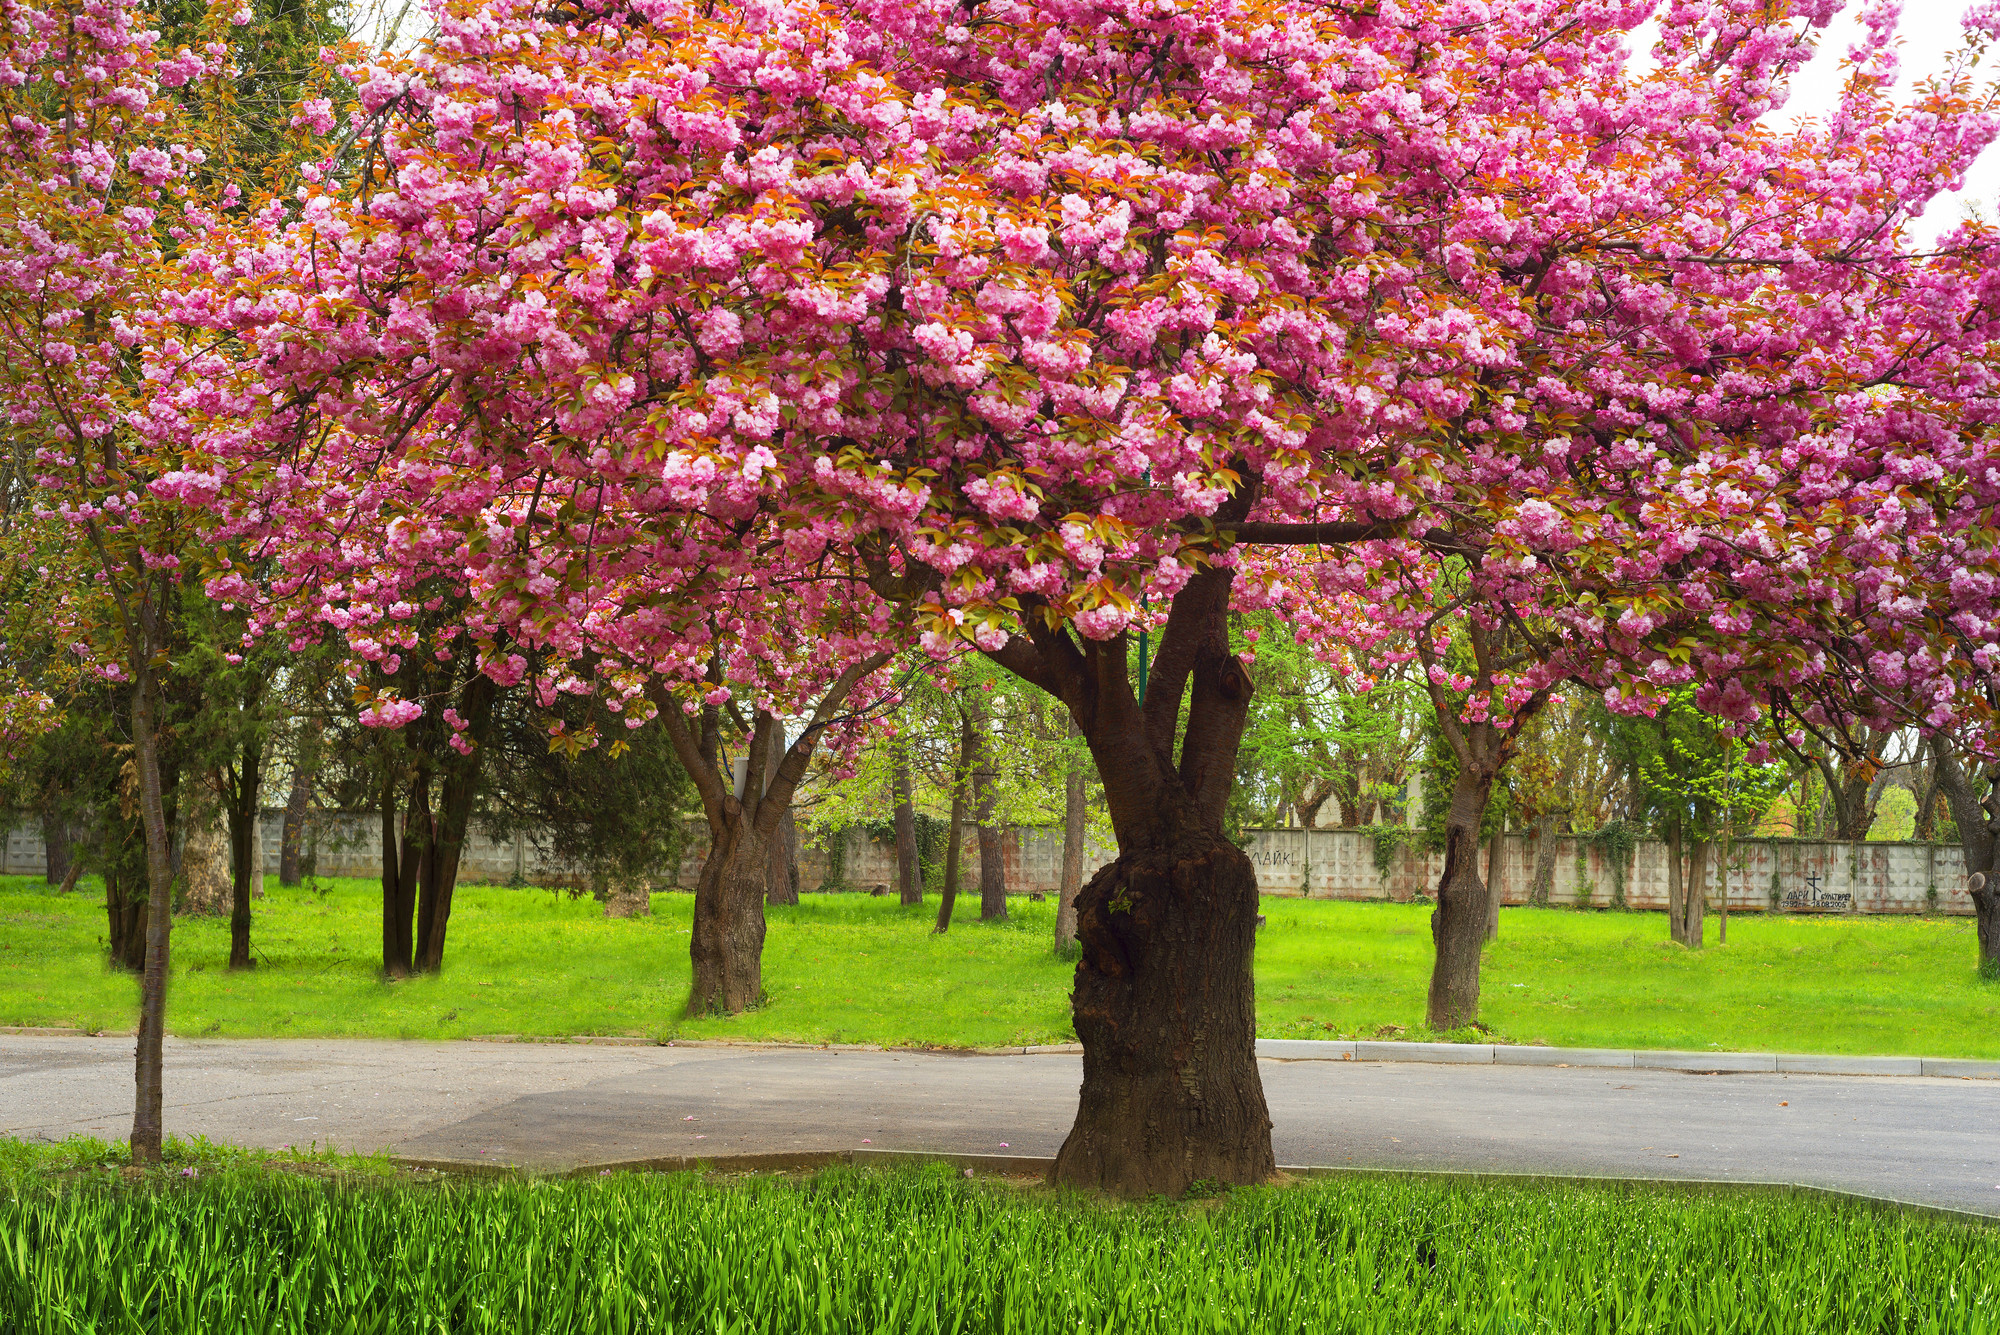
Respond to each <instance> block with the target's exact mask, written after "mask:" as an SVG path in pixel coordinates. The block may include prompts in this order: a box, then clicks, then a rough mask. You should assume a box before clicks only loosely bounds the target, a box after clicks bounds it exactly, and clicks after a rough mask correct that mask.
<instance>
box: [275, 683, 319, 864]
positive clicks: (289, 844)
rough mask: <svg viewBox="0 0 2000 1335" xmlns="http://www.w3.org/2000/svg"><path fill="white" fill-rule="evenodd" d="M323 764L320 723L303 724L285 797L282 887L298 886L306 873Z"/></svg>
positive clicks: (280, 839)
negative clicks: (310, 824) (315, 794)
mask: <svg viewBox="0 0 2000 1335" xmlns="http://www.w3.org/2000/svg"><path fill="white" fill-rule="evenodd" d="M319 765H320V733H319V725H318V723H316V722H314V721H311V720H307V721H305V722H303V723H301V724H300V725H299V738H298V743H297V745H296V747H295V748H294V750H293V753H292V786H291V790H290V791H289V792H288V793H287V794H286V795H285V824H284V829H283V831H282V833H280V834H279V836H278V884H279V885H297V884H298V883H299V881H300V880H301V879H302V878H303V876H304V874H305V866H304V863H305V841H306V821H307V819H308V818H309V817H310V815H311V814H312V797H313V789H314V787H315V786H316V785H317V781H318V777H319Z"/></svg>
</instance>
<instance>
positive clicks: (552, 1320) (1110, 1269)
mask: <svg viewBox="0 0 2000 1335" xmlns="http://www.w3.org/2000/svg"><path fill="white" fill-rule="evenodd" d="M103 1176H104V1175H103V1174H101V1173H99V1174H95V1175H93V1174H89V1173H86V1174H83V1175H82V1176H81V1177H78V1178H74V1179H68V1180H57V1181H50V1180H49V1179H47V1178H45V1177H44V1178H36V1177H32V1176H16V1177H15V1178H14V1179H13V1181H12V1182H11V1184H10V1189H9V1190H8V1191H7V1193H6V1197H5V1199H4V1200H0V1330H5V1331H9V1332H15V1331H18V1332H36V1333H37V1335H39V1333H40V1332H58V1331H60V1332H74V1331H86V1330H89V1331H102V1332H123V1331H134V1332H136V1331H145V1332H162V1333H165V1332H184V1331H185V1332H194V1331H200V1332H206V1333H210V1335H225V1333H227V1332H238V1331H242V1332H251V1331H255V1332H260V1333H261V1332H302V1333H303V1332H311V1333H312V1335H329V1333H331V1332H362V1331H379V1332H399V1333H400V1332H418V1331H439V1332H443V1331H450V1332H467V1333H471V1332H503V1331H505V1332H520V1333H523V1335H525V1333H526V1332H539V1333H542V1335H559V1333H562V1332H586V1331H587V1332H600V1331H603V1332H638V1331H659V1332H667V1331H673V1332H694V1331H704V1332H751V1331H757V1332H763V1331H770V1332H784V1333H786V1335H790V1333H792V1332H801V1333H804V1332H850V1331H851V1332H898V1333H899V1335H900V1333H901V1332H919V1333H921V1332H946V1331H951V1332H987V1331H993V1332H1001V1331H1006V1332H1024V1333H1025V1332H1036V1333H1037V1335H1039V1333H1040V1332H1047V1331H1105V1332H1120V1333H1121V1335H1140V1333H1142V1332H1175V1333H1176V1335H1180V1333H1182V1332H1206V1331H1228V1332H1256V1331H1286V1332H1315V1333H1316V1332H1333V1331H1355V1332H1362V1331H1379V1332H1459V1331H1464V1332H1475V1331H1476V1332H1571V1331H1576V1332H1607V1333H1609V1332H1618V1333H1619V1335H1631V1333H1633V1332H1651V1331H1672V1332H1686V1333H1687V1335H1713V1333H1715V1332H1739V1331H1740V1332H1802V1333H1803V1332H1815V1333H1817V1332H1860V1331H1868V1332H1875V1331H1884V1332H1886V1331H1896V1332H1967V1331H1989V1330H1994V1329H1996V1328H2000V1230H1993V1229H1985V1228H1979V1227H1977V1226H1969V1225H1964V1224H1958V1223H1953V1222H1948V1221H1940V1220H1936V1219H1933V1218H1928V1217H1924V1216H1919V1215H1913V1214H1909V1213H1905V1212H1899V1211H1896V1210H1894V1209H1890V1208H1878V1207H1872V1206H1864V1205H1846V1204H1837V1203H1836V1204H1829V1203H1826V1202H1823V1201H1815V1200H1811V1199H1805V1198H1797V1197H1789V1196H1781V1195H1747V1196H1746V1195H1729V1196H1723V1195H1713V1194H1708V1195H1704V1194H1699V1193H1694V1192H1683V1191H1675V1190H1667V1189H1644V1190H1641V1189H1621V1188H1607V1187H1584V1186H1572V1187H1557V1188H1548V1187H1536V1186H1528V1185H1514V1184H1490V1183H1486V1184H1480V1183H1471V1184H1452V1183H1442V1182H1437V1181H1426V1180H1416V1179H1388V1178H1356V1179H1340V1180H1329V1181H1316V1182H1312V1183H1306V1184H1300V1185H1294V1186H1288V1187H1276V1188H1265V1189H1256V1190H1241V1191H1236V1192H1234V1193H1231V1194H1229V1195H1228V1196H1227V1197H1226V1198H1224V1199H1221V1200H1217V1201H1209V1202H1193V1203H1187V1204H1180V1205H1169V1204H1165V1203H1156V1204H1152V1205H1140V1206H1109V1205H1103V1204H1098V1203H1093V1202H1089V1201H1085V1200H1081V1199H1075V1198H1066V1197H1058V1196H1053V1195H1050V1194H1049V1193H1046V1192H1043V1191H1041V1190H1039V1189H1035V1190H1027V1191H1023V1190H1021V1189H1019V1188H1011V1187H1004V1186H994V1185H989V1184H986V1183H976V1182H967V1181H965V1180H963V1179H962V1178H960V1177H958V1176H955V1175H954V1174H953V1173H952V1172H951V1171H950V1170H948V1169H943V1168H936V1167H933V1168H930V1169H925V1170H921V1171H906V1172H898V1173H887V1174H870V1173H864V1172H857V1171H830V1172H827V1173H824V1174H821V1175H819V1176H817V1177H812V1178H807V1179H801V1180H779V1179H761V1180H758V1179H753V1180H744V1181H737V1182H735V1183H731V1184H717V1183H714V1182H704V1181H703V1180H701V1179H698V1178H695V1177H693V1176H679V1177H651V1176H639V1175H632V1176H626V1175H620V1176H615V1177H604V1178H598V1179H588V1180H582V1181H549V1180H540V1181H537V1180H525V1181H523V1180H513V1181H500V1182H483V1183H478V1182H475V1183H466V1182H452V1183H446V1184H443V1185H433V1186H407V1185H405V1186H394V1187H392V1186H383V1185H379V1184H374V1185H371V1184H366V1183H352V1184H338V1183H336V1184H329V1183H325V1182H320V1181H312V1180H306V1179H300V1178H287V1177H285V1176H283V1175H277V1174H269V1173H266V1174H255V1175H253V1174H249V1173H243V1172H234V1173H232V1172H223V1173H220V1174H217V1175H215V1176H214V1177H213V1178H208V1177H202V1176H197V1177H195V1178H193V1179H181V1178H170V1179H167V1180H166V1181H164V1182H162V1181H159V1180H157V1179H156V1180H153V1181H150V1182H147V1183H142V1184H137V1185H130V1184H128V1185H118V1184H117V1183H116V1182H115V1181H111V1182H106V1181H104V1180H102V1179H103Z"/></svg>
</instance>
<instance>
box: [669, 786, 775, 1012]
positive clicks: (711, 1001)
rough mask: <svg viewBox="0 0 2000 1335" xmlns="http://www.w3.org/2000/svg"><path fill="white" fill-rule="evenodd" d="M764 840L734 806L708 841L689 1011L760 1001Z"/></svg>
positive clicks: (740, 1007)
mask: <svg viewBox="0 0 2000 1335" xmlns="http://www.w3.org/2000/svg"><path fill="white" fill-rule="evenodd" d="M768 843H769V841H768V839H766V837H765V836H764V835H763V834H762V833H760V832H759V831H758V829H757V828H756V826H755V824H754V823H753V822H752V821H751V820H749V819H748V817H747V816H746V815H745V813H744V811H743V808H742V807H741V805H740V804H738V805H737V806H736V809H735V812H734V813H733V815H732V816H731V818H730V819H729V820H728V821H727V823H726V824H725V825H724V828H723V829H722V830H721V831H720V832H719V837H714V838H712V840H711V842H710V844H709V850H708V857H707V858H706V859H705V860H704V861H703V862H702V864H701V876H700V879H698V880H697V881H696V882H695V889H694V927H693V931H692V932H690V933H689V953H690V956H691V958H692V959H693V962H694V984H693V986H692V987H691V988H690V989H689V991H688V1004H687V1013H688V1014H689V1015H710V1014H724V1015H734V1014H736V1013H738V1012H739V1011H744V1010H748V1009H749V1008H750V1007H752V1006H755V1005H756V1004H757V1003H758V1002H759V1001H761V1000H762V999H763V996H764V877H765V875H766V863H767V861H768V859H769V852H770V850H769V848H768Z"/></svg>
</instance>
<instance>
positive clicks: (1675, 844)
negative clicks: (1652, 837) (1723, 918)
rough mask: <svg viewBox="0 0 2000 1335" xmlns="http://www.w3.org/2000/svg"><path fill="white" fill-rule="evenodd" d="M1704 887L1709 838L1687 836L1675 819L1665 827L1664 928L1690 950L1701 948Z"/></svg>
mask: <svg viewBox="0 0 2000 1335" xmlns="http://www.w3.org/2000/svg"><path fill="white" fill-rule="evenodd" d="M1707 889H1708V840H1706V839H1695V840H1689V839H1688V838H1687V837H1686V834H1685V833H1684V831H1683V830H1682V829H1681V826H1680V823H1679V822H1678V821H1676V822H1674V823H1673V824H1671V825H1669V826H1668V827H1667V932H1668V934H1669V935H1671V936H1672V937H1673V939H1674V940H1676V941H1678V942H1680V943H1681V944H1682V945H1684V946H1686V947H1688V948H1689V949H1691V950H1699V949H1701V944H1702V912H1703V910H1704V909H1705V908H1706V907H1707V906H1708V894H1707Z"/></svg>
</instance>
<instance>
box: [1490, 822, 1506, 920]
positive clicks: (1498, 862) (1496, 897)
mask: <svg viewBox="0 0 2000 1335" xmlns="http://www.w3.org/2000/svg"><path fill="white" fill-rule="evenodd" d="M1489 842H1490V844H1491V847H1489V848H1488V849H1487V852H1486V939H1487V940H1488V941H1498V940H1499V939H1500V904H1501V901H1502V900H1503V899H1504V898H1505V897H1506V894H1507V886H1506V876H1507V822H1505V821H1502V822H1500V828H1499V829H1497V830H1495V831H1494V832H1493V838H1492V839H1491V840H1490V841H1489Z"/></svg>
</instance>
